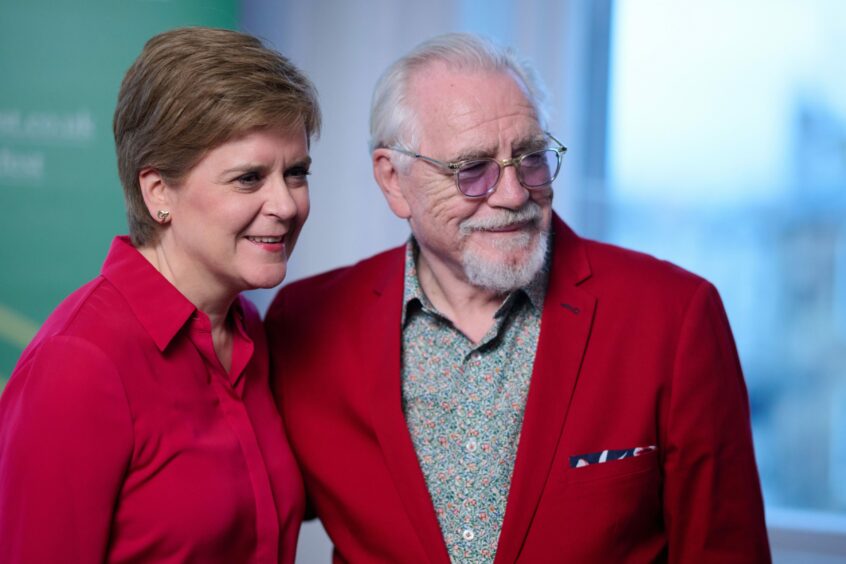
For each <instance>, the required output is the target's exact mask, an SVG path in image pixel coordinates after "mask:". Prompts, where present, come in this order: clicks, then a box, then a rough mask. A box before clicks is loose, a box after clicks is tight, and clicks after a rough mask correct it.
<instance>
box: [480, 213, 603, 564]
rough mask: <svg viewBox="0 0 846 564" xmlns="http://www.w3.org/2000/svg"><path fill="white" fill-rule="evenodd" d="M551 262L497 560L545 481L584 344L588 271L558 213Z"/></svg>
mask: <svg viewBox="0 0 846 564" xmlns="http://www.w3.org/2000/svg"><path fill="white" fill-rule="evenodd" d="M553 228H554V233H555V241H554V246H553V259H552V268H551V270H550V280H549V284H548V287H547V294H546V299H545V301H544V308H543V314H542V316H541V332H540V338H539V341H538V350H537V352H536V354H535V365H534V369H533V371H532V380H531V383H530V384H529V396H528V398H527V401H526V411H525V415H524V417H523V428H522V430H521V431H520V444H519V446H518V448H517V459H516V461H515V464H514V474H513V475H512V478H511V488H510V490H509V493H508V502H507V505H506V511H505V518H504V521H503V525H502V532H501V534H500V537H499V539H500V540H499V545H498V547H497V553H496V562H497V563H506V562H515V561H516V560H517V558H518V556H519V554H520V550H521V548H522V546H523V541H524V540H525V538H526V534H527V532H528V530H529V526H530V524H531V522H532V518H533V517H534V514H535V510H536V508H537V505H538V502H539V501H540V497H541V493H542V492H543V489H544V487H545V485H546V481H547V478H548V476H549V472H550V468H551V466H552V459H553V456H554V455H555V451H556V448H557V445H558V441H559V438H560V436H561V431H562V429H563V427H564V422H565V420H566V418H567V411H568V409H569V406H570V400H571V398H572V395H573V391H574V389H575V385H576V381H577V379H578V375H579V370H580V368H581V363H582V358H583V356H584V353H585V348H586V347H587V342H588V337H589V335H590V330H591V326H592V323H593V315H594V310H595V307H596V299H595V298H594V297H593V296H591V295H590V294H588V293H587V292H585V291H584V290H582V289H580V288H579V287H578V286H577V284H578V283H579V282H581V281H583V280H584V279H586V278H588V277H589V276H590V267H589V265H588V262H587V258H586V257H585V255H584V250H583V248H582V246H581V242H580V240H579V238H578V237H577V236H576V235H575V234H574V233H573V232H572V231H571V230H570V229H569V228H568V227H567V226H566V225H565V224H564V223H563V222H562V221H561V220H560V219H558V217H557V216H556V218H555V224H554V227H553Z"/></svg>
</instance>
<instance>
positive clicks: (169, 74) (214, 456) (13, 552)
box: [0, 28, 320, 563]
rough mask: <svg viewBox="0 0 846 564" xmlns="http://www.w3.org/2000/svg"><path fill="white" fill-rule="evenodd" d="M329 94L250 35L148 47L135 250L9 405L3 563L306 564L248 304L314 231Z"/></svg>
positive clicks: (131, 203)
mask: <svg viewBox="0 0 846 564" xmlns="http://www.w3.org/2000/svg"><path fill="white" fill-rule="evenodd" d="M319 124H320V113H319V109H318V105H317V99H316V93H315V91H314V88H313V86H312V85H311V83H310V82H309V81H308V79H307V78H306V77H305V76H303V75H302V73H300V71H298V70H297V69H296V68H295V67H294V66H293V65H292V64H291V63H290V62H289V61H288V60H286V59H285V58H284V57H282V56H281V55H279V54H278V53H275V52H273V51H271V50H268V49H266V48H264V47H263V46H262V45H261V44H260V43H259V41H258V40H256V39H255V38H253V37H250V36H248V35H244V34H241V33H237V32H232V31H225V30H216V29H205V28H189V29H180V30H175V31H170V32H167V33H163V34H161V35H158V36H156V37H154V38H153V39H151V40H150V41H149V42H148V43H147V45H146V46H145V47H144V50H143V51H142V53H141V55H140V56H139V58H138V59H137V60H136V61H135V63H134V64H133V65H132V67H131V68H130V69H129V71H128V72H127V74H126V77H125V78H124V81H123V84H122V86H121V90H120V94H119V96H118V104H117V109H116V111H115V118H114V134H115V143H116V145H117V156H118V168H119V172H120V177H121V182H122V184H123V187H124V192H125V196H126V202H127V215H128V223H129V232H130V237H117V238H116V239H115V240H114V242H113V243H112V247H111V250H110V251H109V254H108V256H107V258H106V261H105V264H104V265H103V270H102V273H101V275H100V276H99V277H97V278H95V279H94V280H93V281H91V282H90V283H88V284H86V285H85V286H83V287H82V288H80V289H79V290H77V291H76V292H74V293H73V294H71V295H70V296H69V297H68V298H67V299H66V300H65V301H64V302H63V303H62V304H61V305H60V306H59V307H58V308H57V309H56V311H54V312H53V314H52V315H51V316H50V317H49V318H48V320H47V321H46V322H45V324H44V326H43V327H42V329H41V331H40V332H39V333H38V335H37V336H36V337H35V339H34V340H33V342H32V343H31V344H30V345H29V347H27V349H26V350H25V351H24V352H23V354H22V356H21V358H20V360H19V362H18V365H17V367H16V369H15V371H14V372H13V373H12V376H11V378H10V380H9V382H8V384H7V387H6V390H5V393H4V394H3V396H2V398H0V562H4V563H12V562H24V561H25V562H102V561H109V562H128V561H133V562H137V561H144V562H227V563H228V562H280V561H281V562H291V561H293V559H294V553H295V547H296V539H297V533H298V530H299V525H300V520H301V517H302V513H303V509H304V497H303V490H302V483H301V480H300V477H299V475H298V474H297V470H296V467H295V465H294V460H293V457H292V455H291V452H290V450H289V448H288V445H287V442H286V440H285V438H284V434H283V430H282V427H281V425H282V422H281V419H280V417H279V415H278V413H277V411H276V409H275V406H274V404H273V401H272V398H271V395H270V391H269V387H268V367H267V348H266V343H265V340H264V336H263V332H262V328H261V324H260V321H259V317H258V315H257V313H256V310H255V308H254V307H253V306H252V305H251V304H250V303H249V302H247V301H246V300H245V299H244V298H242V297H240V295H239V293H240V292H241V291H243V290H248V289H252V288H268V287H271V286H275V285H276V284H278V283H279V282H281V281H282V279H283V278H284V277H285V270H286V264H287V259H288V257H289V255H290V253H291V250H292V249H293V247H294V243H295V242H296V239H297V235H298V234H299V232H300V228H301V227H302V224H303V222H304V221H305V219H306V216H307V215H308V208H309V196H308V182H307V177H308V174H309V165H310V158H309V141H310V138H311V136H312V135H314V134H316V133H317V132H318V130H319Z"/></svg>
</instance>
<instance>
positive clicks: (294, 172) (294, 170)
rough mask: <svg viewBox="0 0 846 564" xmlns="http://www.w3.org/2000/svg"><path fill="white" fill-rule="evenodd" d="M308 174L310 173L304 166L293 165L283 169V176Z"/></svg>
mask: <svg viewBox="0 0 846 564" xmlns="http://www.w3.org/2000/svg"><path fill="white" fill-rule="evenodd" d="M309 174H311V172H310V171H309V170H308V168H307V167H304V166H295V167H293V168H290V169H288V170H286V171H285V176H288V177H293V178H305V177H307V176H308V175H309Z"/></svg>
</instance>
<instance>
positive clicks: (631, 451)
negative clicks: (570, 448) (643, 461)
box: [570, 445, 657, 468]
mask: <svg viewBox="0 0 846 564" xmlns="http://www.w3.org/2000/svg"><path fill="white" fill-rule="evenodd" d="M654 450H657V447H656V446H655V445H649V446H644V447H635V448H625V449H620V450H611V449H609V450H601V451H599V452H591V453H588V454H577V455H575V456H571V457H570V468H581V467H582V466H590V465H591V464H603V463H605V462H612V461H614V460H622V459H623V458H632V457H635V456H641V455H643V454H646V453H647V452H652V451H654Z"/></svg>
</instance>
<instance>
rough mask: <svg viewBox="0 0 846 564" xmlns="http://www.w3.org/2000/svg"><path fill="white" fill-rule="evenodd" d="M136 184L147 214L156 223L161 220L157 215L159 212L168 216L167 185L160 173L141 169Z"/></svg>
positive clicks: (152, 169) (150, 169)
mask: <svg viewBox="0 0 846 564" xmlns="http://www.w3.org/2000/svg"><path fill="white" fill-rule="evenodd" d="M138 184H139V186H141V195H142V196H143V197H144V203H145V204H146V205H147V213H149V214H150V216H151V217H152V218H153V219H154V220H156V221H157V222H161V219H162V218H161V217H159V216H157V214H158V213H159V212H161V211H166V212H168V214H169V213H170V204H171V202H170V198H169V193H168V192H169V191H168V187H167V183H166V182H165V180H164V178H162V175H161V173H160V172H159V171H158V170H156V169H154V168H144V169H141V172H139V173H138Z"/></svg>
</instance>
